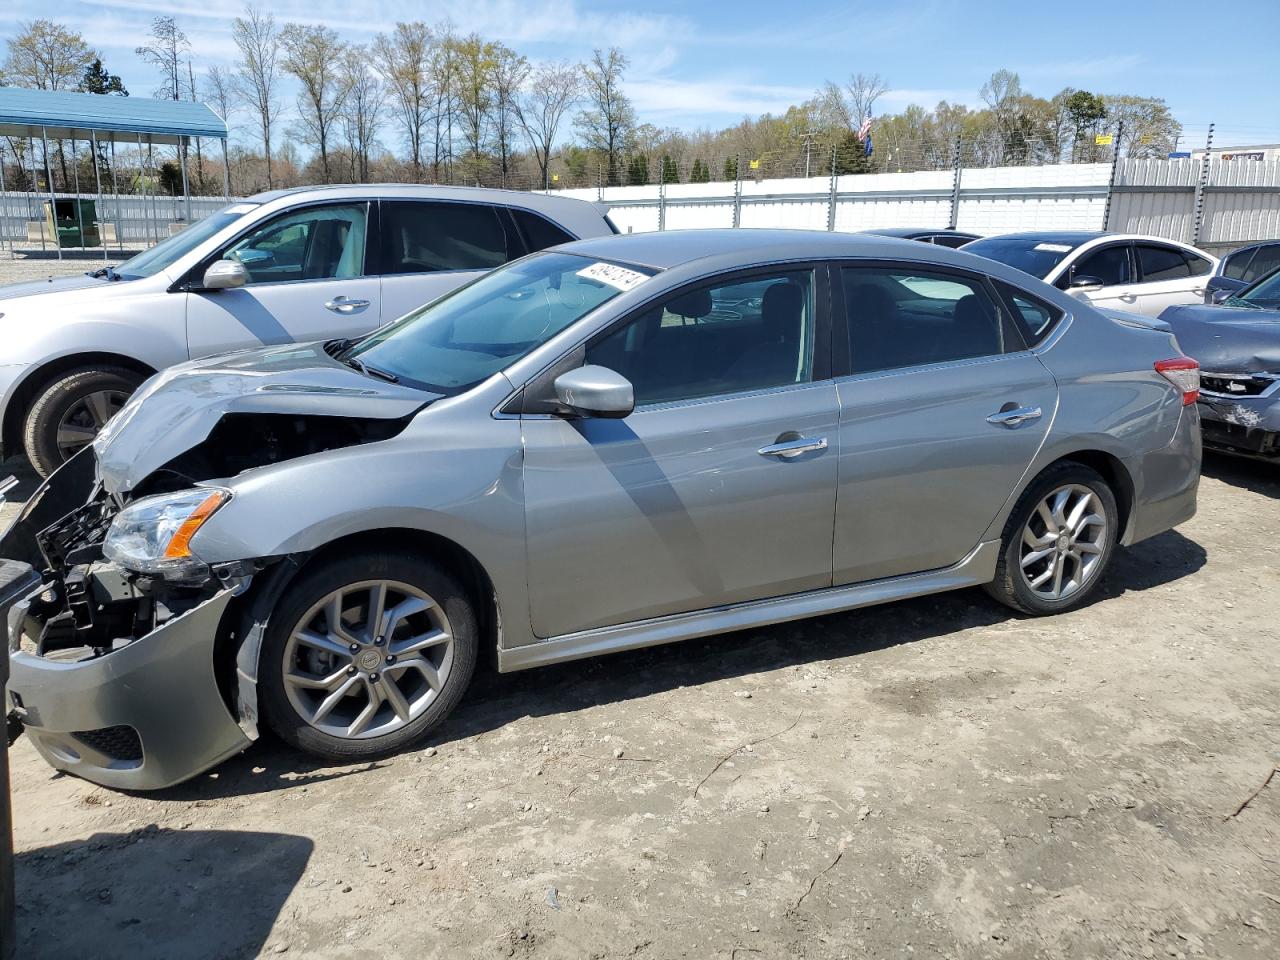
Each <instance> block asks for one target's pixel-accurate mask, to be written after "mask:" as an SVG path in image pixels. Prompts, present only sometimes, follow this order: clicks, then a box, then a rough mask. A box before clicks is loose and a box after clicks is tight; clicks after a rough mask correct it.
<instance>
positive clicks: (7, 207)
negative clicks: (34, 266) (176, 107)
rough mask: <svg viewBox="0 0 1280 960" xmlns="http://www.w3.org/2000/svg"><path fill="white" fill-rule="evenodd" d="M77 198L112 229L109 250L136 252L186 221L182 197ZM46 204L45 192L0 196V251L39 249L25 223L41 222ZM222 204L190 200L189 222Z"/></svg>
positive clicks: (209, 199) (212, 200)
mask: <svg viewBox="0 0 1280 960" xmlns="http://www.w3.org/2000/svg"><path fill="white" fill-rule="evenodd" d="M55 196H56V197H57V198H58V199H59V200H63V199H74V198H76V196H77V195H76V194H74V193H57V194H55ZM79 199H82V200H92V201H94V203H95V204H96V206H97V216H96V217H95V219H96V220H97V221H98V223H100V224H103V223H105V224H111V225H113V226H114V229H115V238H116V239H115V240H114V241H112V242H111V243H109V244H108V247H109V248H111V249H115V248H117V247H124V248H126V249H134V250H136V249H139V248H141V247H146V246H150V245H151V244H153V243H156V242H157V241H158V240H163V239H164V238H165V237H167V236H168V235H169V230H168V225H169V224H170V223H185V222H186V218H187V213H186V205H185V203H184V201H183V199H182V197H171V196H139V195H137V194H120V195H115V194H106V193H104V194H103V195H102V199H101V201H100V202H99V200H98V195H97V194H85V193H81V194H79ZM48 202H49V195H48V194H47V193H16V192H13V191H9V192H6V193H2V194H0V250H5V249H8V248H16V249H27V250H40V249H41V244H40V241H39V240H34V241H28V239H27V224H28V223H34V222H37V221H39V222H43V221H44V217H45V206H46V205H47V204H48ZM226 205H227V201H226V200H224V199H222V198H221V197H192V198H191V220H192V221H196V220H200V219H202V218H204V217H207V216H208V215H209V214H211V213H215V212H216V211H218V210H221V209H222V208H223V207H225V206H226ZM85 226H86V227H88V226H89V224H87V223H86V224H85ZM46 246H47V248H48V251H49V252H52V251H53V249H54V247H53V245H52V243H51V242H48V241H46ZM90 249H97V248H90Z"/></svg>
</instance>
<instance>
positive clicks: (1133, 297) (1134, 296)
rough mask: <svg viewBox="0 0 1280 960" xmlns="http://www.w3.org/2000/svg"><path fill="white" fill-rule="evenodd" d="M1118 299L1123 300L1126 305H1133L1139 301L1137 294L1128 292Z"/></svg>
mask: <svg viewBox="0 0 1280 960" xmlns="http://www.w3.org/2000/svg"><path fill="white" fill-rule="evenodd" d="M1117 299H1119V300H1123V301H1124V302H1125V303H1133V302H1134V301H1135V300H1137V299H1138V295H1137V294H1136V293H1127V292H1126V293H1122V294H1120V296H1119V297H1117Z"/></svg>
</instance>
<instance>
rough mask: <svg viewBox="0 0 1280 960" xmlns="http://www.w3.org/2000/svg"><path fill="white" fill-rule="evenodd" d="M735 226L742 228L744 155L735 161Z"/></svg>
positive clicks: (739, 155)
mask: <svg viewBox="0 0 1280 960" xmlns="http://www.w3.org/2000/svg"><path fill="white" fill-rule="evenodd" d="M733 225H734V226H735V227H740V226H742V155H741V154H738V156H737V157H735V158H734V161H733Z"/></svg>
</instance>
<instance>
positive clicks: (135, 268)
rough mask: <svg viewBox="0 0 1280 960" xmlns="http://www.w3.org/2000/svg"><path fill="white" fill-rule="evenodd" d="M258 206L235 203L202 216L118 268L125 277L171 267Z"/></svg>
mask: <svg viewBox="0 0 1280 960" xmlns="http://www.w3.org/2000/svg"><path fill="white" fill-rule="evenodd" d="M256 206H257V204H254V203H233V204H232V205H231V206H229V207H225V208H223V209H222V210H219V211H218V212H217V213H212V214H210V215H209V216H207V217H205V218H204V219H203V220H197V221H196V222H195V223H193V224H192V225H191V226H189V227H187V229H185V230H183V231H182V232H181V233H175V234H174V235H173V236H172V237H169V238H168V239H167V240H162V241H161V242H160V243H157V244H156V245H155V246H154V247H152V248H151V249H150V250H145V251H143V252H142V253H140V254H138V255H137V256H136V257H134V258H133V259H131V260H126V261H125V262H124V263H122V264H120V266H118V267H117V268H116V271H115V272H116V273H117V274H119V275H120V276H121V277H124V279H126V280H138V279H141V278H143V277H150V276H154V275H155V274H157V273H159V272H160V271H161V270H166V269H168V268H169V267H170V266H172V265H173V264H174V263H176V262H177V261H178V260H180V259H182V258H183V257H185V256H186V255H187V254H188V253H190V252H191V251H192V250H194V249H195V248H196V247H198V246H200V244H202V243H204V242H205V241H206V240H208V239H209V238H210V237H212V236H213V235H214V234H216V233H219V232H221V231H222V230H223V229H224V228H226V227H229V226H231V224H233V223H235V222H236V221H237V220H239V219H240V218H241V217H243V216H244V215H245V214H246V213H249V212H250V211H252V210H253V209H254V208H255V207H256Z"/></svg>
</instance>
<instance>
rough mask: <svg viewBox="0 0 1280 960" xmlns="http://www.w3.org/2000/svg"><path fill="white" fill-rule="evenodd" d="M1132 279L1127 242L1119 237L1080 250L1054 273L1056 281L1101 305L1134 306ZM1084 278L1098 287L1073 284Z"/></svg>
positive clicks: (1072, 293)
mask: <svg viewBox="0 0 1280 960" xmlns="http://www.w3.org/2000/svg"><path fill="white" fill-rule="evenodd" d="M1136 279H1137V275H1136V273H1135V272H1134V266H1133V259H1132V252H1131V249H1130V244H1129V242H1128V241H1119V242H1114V243H1107V244H1104V245H1102V246H1099V247H1091V248H1090V249H1088V250H1085V251H1082V252H1081V253H1080V254H1079V256H1078V258H1077V259H1076V261H1075V262H1074V263H1072V264H1071V266H1069V267H1068V268H1067V269H1066V270H1064V271H1063V272H1062V274H1061V275H1060V276H1059V277H1058V282H1057V285H1058V286H1059V287H1060V288H1061V289H1063V290H1066V291H1067V292H1068V293H1070V294H1071V295H1072V296H1073V297H1078V298H1079V299H1081V300H1085V301H1087V302H1089V303H1091V304H1093V305H1094V306H1095V307H1099V308H1101V309H1109V310H1134V309H1135V308H1136V306H1137V303H1138V294H1137V292H1136V287H1137V283H1136ZM1086 281H1093V282H1095V283H1100V284H1101V285H1102V286H1101V289H1093V290H1089V289H1084V290H1082V289H1078V288H1077V287H1076V286H1075V285H1076V284H1079V283H1084V282H1086Z"/></svg>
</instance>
